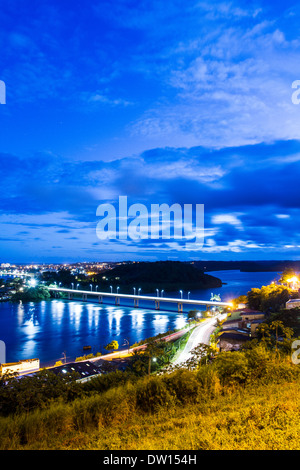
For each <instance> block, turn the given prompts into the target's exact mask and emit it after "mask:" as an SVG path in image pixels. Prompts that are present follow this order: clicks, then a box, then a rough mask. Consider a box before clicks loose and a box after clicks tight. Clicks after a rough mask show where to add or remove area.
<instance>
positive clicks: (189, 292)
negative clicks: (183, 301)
mask: <svg viewBox="0 0 300 470" xmlns="http://www.w3.org/2000/svg"><path fill="white" fill-rule="evenodd" d="M188 300H190V292H188Z"/></svg>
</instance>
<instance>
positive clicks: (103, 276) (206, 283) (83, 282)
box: [40, 261, 222, 294]
mask: <svg viewBox="0 0 300 470" xmlns="http://www.w3.org/2000/svg"><path fill="white" fill-rule="evenodd" d="M40 281H42V282H45V283H46V284H47V285H49V284H53V283H54V282H56V283H57V285H58V284H59V283H61V285H62V286H64V287H71V285H72V283H73V284H74V285H76V284H77V283H80V286H81V288H87V289H88V290H89V288H90V287H89V286H90V284H91V283H92V284H93V285H97V286H98V287H99V291H100V290H101V291H103V292H110V286H113V289H114V292H115V290H116V287H117V286H119V287H120V292H122V293H130V294H132V293H133V288H134V287H135V288H136V293H137V292H138V289H139V288H141V289H142V293H144V294H145V293H150V292H156V289H160V290H162V289H164V290H165V292H167V291H169V292H170V291H178V290H180V289H186V290H192V289H207V288H213V287H221V286H222V282H221V281H220V279H218V278H216V277H214V276H211V275H209V274H204V273H203V271H202V270H201V269H197V268H196V267H195V266H194V265H192V264H189V263H182V262H180V261H157V262H153V263H151V262H140V263H129V264H121V265H119V266H116V267H115V268H113V269H109V270H107V271H105V272H101V273H99V274H93V275H91V276H85V275H83V274H80V275H77V276H75V275H72V274H71V273H69V272H67V271H65V270H61V271H58V272H44V273H42V274H41V275H40Z"/></svg>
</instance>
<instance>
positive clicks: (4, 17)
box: [0, 0, 300, 263]
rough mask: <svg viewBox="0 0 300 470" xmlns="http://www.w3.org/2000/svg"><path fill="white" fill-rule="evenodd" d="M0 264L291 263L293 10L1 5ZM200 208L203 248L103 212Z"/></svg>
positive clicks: (298, 60) (298, 172) (299, 155)
mask: <svg viewBox="0 0 300 470" xmlns="http://www.w3.org/2000/svg"><path fill="white" fill-rule="evenodd" d="M0 24H1V29H0V51H1V61H0V80H3V81H4V82H5V84H6V104H1V105H0V137H1V140H0V158H1V187H2V191H1V198H0V227H1V235H0V237H1V244H0V262H20V263H22V262H48V261H49V262H69V261H85V260H96V261H110V260H111V261H116V260H138V259H139V260H149V261H152V260H157V259H179V260H190V259H205V260H210V259H214V260H216V259H220V260H221V259H222V260H239V259H243V260H246V259H253V260H255V259H299V247H300V196H299V182H300V105H297V104H295V103H293V102H292V93H293V92H294V91H295V90H293V88H292V83H293V82H294V81H295V80H300V3H296V2H294V1H285V2H282V1H281V2H278V1H271V0H269V1H260V0H258V1H255V2H252V1H250V2H249V1H247V2H246V1H231V2H226V3H225V2H223V1H220V2H219V1H213V2H212V1H209V2H207V1H201V0H200V1H199V0H198V1H194V0H189V1H188V2H184V1H176V0H159V1H158V0H149V1H146V0H140V1H138V2H137V1H130V0H115V1H114V2H112V1H108V0H107V1H105V0H103V1H100V0H98V1H96V0H90V1H88V2H83V1H81V2H80V1H69V0H64V1H58V0H56V1H53V0H52V1H47V0H31V1H28V0H27V1H25V0H9V1H8V0H4V1H2V3H1V11H0ZM124 195H126V196H128V201H129V202H130V204H131V203H142V204H144V205H145V206H146V207H150V205H151V204H154V203H156V204H158V203H166V204H169V205H171V204H173V203H177V204H180V205H182V206H183V205H184V204H193V207H195V205H196V204H204V232H205V238H204V245H203V246H201V247H200V246H197V244H196V243H190V244H189V245H188V246H187V245H186V244H185V243H181V242H178V241H175V240H170V242H167V241H165V240H159V241H154V240H150V239H148V240H138V241H133V240H130V239H128V240H104V241H103V240H102V241H101V240H100V239H99V238H97V234H96V226H97V223H98V221H99V217H97V216H96V210H97V207H98V205H99V204H103V203H111V204H113V205H114V206H116V207H117V202H118V198H119V196H124Z"/></svg>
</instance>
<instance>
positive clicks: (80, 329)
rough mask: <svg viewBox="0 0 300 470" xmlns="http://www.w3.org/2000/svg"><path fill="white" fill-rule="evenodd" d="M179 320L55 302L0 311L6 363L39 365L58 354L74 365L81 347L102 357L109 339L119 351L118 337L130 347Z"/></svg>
mask: <svg viewBox="0 0 300 470" xmlns="http://www.w3.org/2000/svg"><path fill="white" fill-rule="evenodd" d="M5 312H6V313H5ZM184 318H185V317H184V316H183V315H182V314H177V313H175V312H172V313H171V312H164V311H159V312H157V311H155V310H150V309H147V308H132V307H125V306H124V307H123V306H122V307H120V306H115V305H107V304H102V305H99V304H96V303H91V302H81V301H67V300H58V299H55V300H52V301H43V302H36V303H35V302H27V303H26V302H25V303H22V302H21V303H18V304H8V303H7V304H4V303H3V304H2V305H1V306H0V327H1V336H2V338H1V339H3V340H4V341H5V342H6V343H7V345H8V347H7V360H8V361H10V362H11V361H16V360H20V359H29V358H32V357H38V358H39V359H40V361H41V364H42V365H43V364H45V363H48V362H49V361H55V360H58V359H60V358H61V355H62V351H66V353H67V357H68V360H74V359H75V358H76V357H79V356H81V355H83V354H84V352H83V346H84V345H91V346H92V352H94V353H95V352H97V351H100V352H102V353H105V352H106V351H105V350H104V346H105V345H106V344H108V343H110V342H111V341H112V340H116V341H118V343H119V346H120V347H121V348H122V346H123V344H124V338H126V339H128V341H129V342H130V344H131V345H132V344H134V343H136V342H139V341H141V340H143V339H146V338H149V337H152V336H155V335H157V334H159V333H164V332H165V331H168V330H170V329H175V328H180V327H181V326H183V325H184Z"/></svg>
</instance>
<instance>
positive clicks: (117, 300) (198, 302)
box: [48, 287, 232, 312]
mask: <svg viewBox="0 0 300 470" xmlns="http://www.w3.org/2000/svg"><path fill="white" fill-rule="evenodd" d="M48 289H49V291H52V292H65V293H67V294H68V298H69V300H71V299H73V298H74V296H75V295H78V296H81V297H82V300H83V301H87V297H88V296H89V297H96V298H97V299H98V302H99V303H103V297H113V298H115V303H116V305H120V299H133V302H134V307H138V306H139V301H143V300H144V301H145V300H146V301H150V302H151V301H152V302H154V303H155V309H156V310H159V309H160V304H161V302H165V303H176V304H178V312H183V305H190V306H197V305H198V306H199V305H205V306H206V309H207V310H208V309H209V307H232V304H231V303H230V302H220V301H213V300H191V299H174V298H172V297H155V296H150V295H134V294H133V295H131V294H118V293H112V292H111V293H109V292H93V291H86V290H79V289H66V288H64V287H48Z"/></svg>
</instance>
